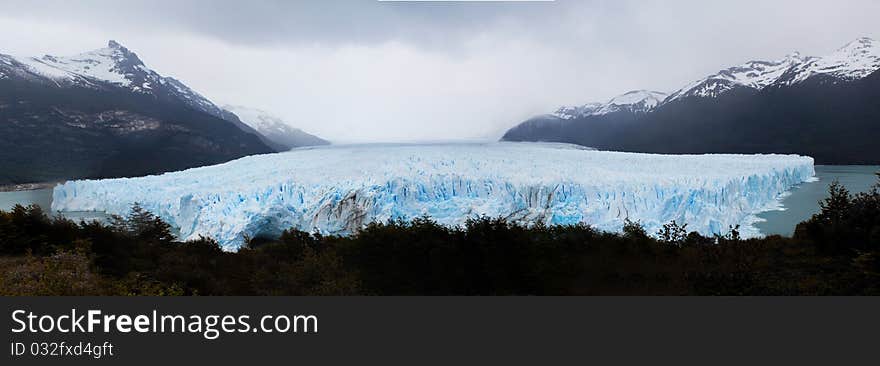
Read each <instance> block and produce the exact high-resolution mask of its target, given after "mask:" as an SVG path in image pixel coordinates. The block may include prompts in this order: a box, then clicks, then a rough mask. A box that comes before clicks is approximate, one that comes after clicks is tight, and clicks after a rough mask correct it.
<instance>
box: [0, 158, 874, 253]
mask: <svg viewBox="0 0 880 366" xmlns="http://www.w3.org/2000/svg"><path fill="white" fill-rule="evenodd" d="M877 171H880V166H843V165H817V166H816V178H818V181H816V182H810V183H804V184H801V185H800V186H798V187H796V188H795V189H794V190H792V191H791V195H789V196H788V197H786V198H784V199H783V200H782V205H783V207H785V211H770V212H765V213H762V214H759V215H758V217H760V218H762V219H764V220H766V221H765V222H760V223H757V224H755V226H756V227H757V228H758V229H759V230H761V232H762V233H764V234H766V235H771V234H779V235H785V236H790V235H792V234H793V233H794V228H795V226H797V224H799V223H800V222H802V221H804V220H806V219H809V218H810V216H812V215H813V214H815V213H817V212H819V201H821V200H823V199H825V197H826V196H827V195H828V185H829V184H831V182H833V181H834V180H837V181H839V182H840V183H841V184H843V185H844V186H845V187H846V188H847V189H849V190H850V192H853V193H856V192H866V191H868V190H870V189H871V187H872V186H873V185H874V184H875V183H877V176H876V175H874V173H875V172H877ZM51 203H52V190H51V189H40V190H35V191H22V192H0V210H6V211H8V210H9V209H11V208H12V207H13V206H15V205H16V204H22V205H29V204H38V205H40V206H41V207H43V208H44V209H48V208H49V207H50V206H51ZM65 216H67V217H68V218H70V219H73V220H80V219H86V220H90V219H105V218H106V217H107V216H106V215H102V214H99V213H94V212H79V213H77V212H71V213H65Z"/></svg>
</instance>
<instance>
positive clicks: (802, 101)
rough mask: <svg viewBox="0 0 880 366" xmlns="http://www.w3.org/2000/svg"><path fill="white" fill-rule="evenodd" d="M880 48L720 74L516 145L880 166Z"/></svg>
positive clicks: (553, 125) (532, 123)
mask: <svg viewBox="0 0 880 366" xmlns="http://www.w3.org/2000/svg"><path fill="white" fill-rule="evenodd" d="M878 55H880V47H878V45H877V43H876V41H873V40H871V39H869V38H860V39H858V40H856V41H853V42H850V43H849V44H847V45H846V46H844V47H842V48H840V49H838V50H836V51H834V52H833V53H831V54H828V55H826V56H823V57H803V56H801V55H799V54H797V53H795V54H792V55H789V56H786V57H785V58H783V59H781V60H777V61H751V62H748V63H745V64H742V65H739V66H736V67H731V68H728V69H724V70H721V71H719V72H718V73H716V74H713V75H710V76H707V77H705V78H703V79H700V80H698V81H696V82H693V83H690V84H688V85H687V86H685V87H684V88H681V89H680V90H677V91H675V92H673V93H671V94H670V96H669V97H667V98H666V99H664V100H663V101H662V102H661V103H659V104H658V105H656V106H655V107H653V108H652V109H650V110H649V111H647V112H643V113H642V112H640V113H635V112H632V111H627V110H623V111H616V112H612V113H606V114H596V113H594V112H591V113H587V114H581V115H578V116H576V117H571V116H569V117H567V118H563V117H561V116H560V114H559V113H558V112H557V114H555V115H545V116H539V117H535V118H532V119H530V120H528V121H525V122H523V123H521V124H519V125H518V126H516V127H514V128H512V129H510V130H509V131H507V133H506V134H505V135H504V137H503V138H502V139H503V140H509V141H557V142H569V143H577V144H581V145H586V146H591V147H595V148H598V149H607V150H620V151H633V152H653V153H795V154H806V155H810V156H813V157H814V158H816V161H817V163H820V164H880V146H878V144H877V143H876V141H880V126H878V123H880V103H877V100H880V99H878V98H880V72H878V70H880V57H878Z"/></svg>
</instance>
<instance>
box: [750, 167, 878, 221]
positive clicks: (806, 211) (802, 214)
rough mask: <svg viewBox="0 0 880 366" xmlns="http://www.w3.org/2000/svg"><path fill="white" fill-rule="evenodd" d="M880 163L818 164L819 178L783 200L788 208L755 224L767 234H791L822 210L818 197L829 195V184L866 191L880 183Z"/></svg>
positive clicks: (856, 190) (771, 213)
mask: <svg viewBox="0 0 880 366" xmlns="http://www.w3.org/2000/svg"><path fill="white" fill-rule="evenodd" d="M878 171H880V166H863V165H862V166H858V165H854V166H850V165H817V166H816V178H818V181H816V182H810V183H804V184H801V185H800V186H798V187H796V188H795V189H794V190H792V191H791V195H790V196H788V197H786V198H784V199H783V200H782V206H783V207H785V211H770V212H764V213H762V214H759V215H758V217H760V218H762V219H764V220H767V221H765V222H760V223H757V224H755V227H757V228H758V229H759V230H761V233H763V234H765V235H772V234H779V235H784V236H791V235H792V234H794V229H795V226H797V224H799V223H801V222H803V221H805V220H807V219H809V218H810V217H811V216H813V214H815V213H817V212H819V201H822V200H824V199H825V198H826V197H828V186H829V185H830V184H831V182H833V181H834V180H837V181H838V182H840V184H842V185H843V186H844V187H846V188H847V189H848V190H849V191H850V192H851V193H857V192H867V191H869V190H870V189H871V187H872V186H874V184H875V183H877V176H876V175H875V174H874V173H875V172H878Z"/></svg>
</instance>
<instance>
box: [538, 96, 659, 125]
mask: <svg viewBox="0 0 880 366" xmlns="http://www.w3.org/2000/svg"><path fill="white" fill-rule="evenodd" d="M667 97H668V94H666V93H663V92H658V91H650V90H634V91H631V92H628V93H625V94H623V95H619V96H617V97H614V98H612V99H611V100H610V101H608V102H606V103H588V104H584V105H582V106H577V107H567V106H564V107H560V108H559V109H558V110H556V113H554V114H553V115H554V116H556V117H559V118H561V119H575V118H583V117H588V116H601V115H605V114H609V113H615V112H620V111H628V112H632V113H648V112H650V111H652V110H653V109H654V108H656V107H657V106H658V105H660V104H661V103H662V102H663V100H665V99H666V98H667Z"/></svg>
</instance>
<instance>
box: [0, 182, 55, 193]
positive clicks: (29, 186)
mask: <svg viewBox="0 0 880 366" xmlns="http://www.w3.org/2000/svg"><path fill="white" fill-rule="evenodd" d="M56 185H58V183H49V182H43V183H23V184H7V185H0V192H24V191H38V190H41V189H50V188H54V187H55V186H56Z"/></svg>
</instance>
